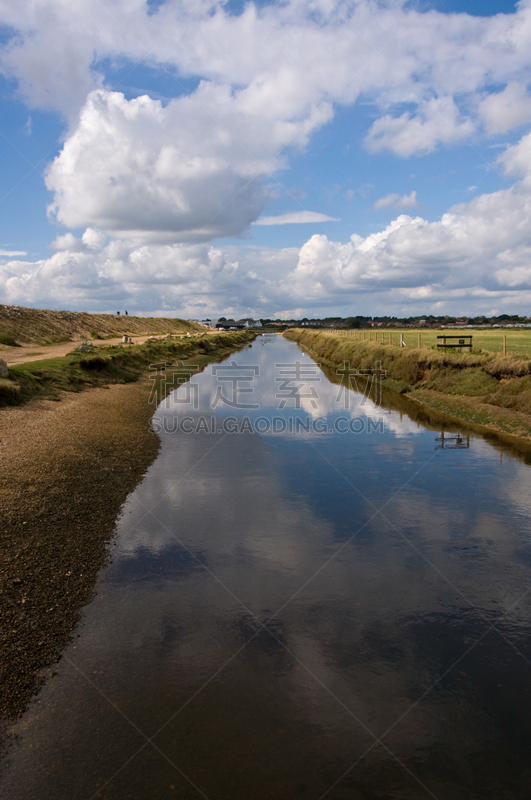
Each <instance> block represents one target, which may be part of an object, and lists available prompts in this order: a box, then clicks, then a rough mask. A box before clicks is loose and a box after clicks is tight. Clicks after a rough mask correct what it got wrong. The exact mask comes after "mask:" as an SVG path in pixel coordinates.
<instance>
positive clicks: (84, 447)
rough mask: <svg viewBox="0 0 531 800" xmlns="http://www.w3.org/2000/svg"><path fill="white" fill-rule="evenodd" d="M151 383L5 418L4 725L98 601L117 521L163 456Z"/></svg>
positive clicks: (1, 527)
mask: <svg viewBox="0 0 531 800" xmlns="http://www.w3.org/2000/svg"><path fill="white" fill-rule="evenodd" d="M150 388H151V383H150V381H149V379H148V378H143V379H141V380H139V381H138V382H136V383H130V384H125V385H113V386H110V387H109V388H96V389H91V390H90V391H86V392H81V393H80V394H66V393H65V394H62V397H61V402H52V401H43V400H33V401H31V402H29V403H27V404H26V405H23V406H19V407H8V408H1V409H0V463H1V472H0V507H1V509H2V515H1V518H0V540H1V541H0V545H1V554H2V555H1V559H0V587H1V595H0V614H1V623H2V624H1V633H0V647H1V652H2V659H1V665H0V696H1V716H2V717H3V718H4V720H5V719H9V718H13V717H16V716H19V715H20V714H21V713H22V711H23V710H24V708H25V706H26V705H27V703H28V701H29V699H30V698H31V696H32V695H33V693H34V692H35V689H36V688H37V687H38V685H39V684H40V683H41V682H42V681H43V680H44V678H45V677H46V674H47V670H46V668H48V672H49V671H50V669H49V668H50V666H51V665H52V664H53V663H54V662H55V661H57V659H58V657H59V654H60V652H61V650H62V648H63V647H64V645H65V644H66V642H67V640H68V638H69V636H70V635H71V632H72V629H73V627H74V625H75V623H76V622H77V620H78V619H79V616H80V613H81V608H82V607H83V606H84V605H85V604H86V603H87V602H88V601H89V600H90V598H91V596H92V594H93V590H94V584H95V581H96V576H97V573H98V570H99V569H100V568H101V567H102V566H103V564H104V563H105V559H106V556H107V549H106V545H107V542H108V541H109V539H110V537H111V536H112V533H113V528H114V521H115V519H116V516H117V514H118V512H119V510H120V507H121V505H122V503H123V502H124V500H125V499H126V497H127V495H128V494H129V492H131V491H132V490H133V489H134V487H135V486H136V485H137V484H138V482H139V480H140V479H141V478H142V476H143V475H144V473H145V471H146V469H147V467H148V466H149V464H150V463H151V462H152V461H153V459H154V458H155V456H156V455H157V452H158V449H159V439H158V437H157V436H156V435H155V434H154V433H153V432H151V431H150V430H149V420H150V418H151V416H152V414H153V411H154V406H153V405H150V404H148V396H149V389H150Z"/></svg>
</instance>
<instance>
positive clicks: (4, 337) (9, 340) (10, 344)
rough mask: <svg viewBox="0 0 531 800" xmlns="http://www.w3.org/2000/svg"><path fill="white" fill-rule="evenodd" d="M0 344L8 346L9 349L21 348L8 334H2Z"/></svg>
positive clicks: (0, 334)
mask: <svg viewBox="0 0 531 800" xmlns="http://www.w3.org/2000/svg"><path fill="white" fill-rule="evenodd" d="M0 344H6V345H7V346H8V347H20V345H19V343H18V342H15V340H14V339H13V337H12V336H9V335H8V334H6V333H0Z"/></svg>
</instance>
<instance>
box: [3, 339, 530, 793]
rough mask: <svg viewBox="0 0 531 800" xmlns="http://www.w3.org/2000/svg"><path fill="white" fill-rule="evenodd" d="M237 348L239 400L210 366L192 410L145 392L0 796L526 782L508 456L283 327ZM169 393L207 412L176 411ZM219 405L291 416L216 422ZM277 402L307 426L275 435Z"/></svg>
mask: <svg viewBox="0 0 531 800" xmlns="http://www.w3.org/2000/svg"><path fill="white" fill-rule="evenodd" d="M232 360H233V361H235V362H236V363H237V365H238V368H239V370H240V371H239V372H238V371H236V373H232V379H235V377H236V378H238V377H239V378H244V377H245V376H249V375H250V374H251V372H250V369H249V368H251V367H258V368H259V370H258V371H259V374H258V376H256V378H253V380H252V381H250V382H248V383H245V382H244V381H242V382H240V383H239V384H236V386H237V388H238V389H241V388H252V389H253V392H252V393H248V394H244V395H242V396H241V397H243V398H244V399H245V404H246V405H258V406H259V407H258V408H251V409H249V408H247V409H242V408H239V407H235V406H234V404H233V405H230V404H228V405H227V404H226V403H224V402H218V403H216V402H215V401H216V395H217V393H218V390H219V386H220V381H219V380H218V378H219V374H218V376H216V375H214V374H213V373H212V370H211V369H208V370H207V371H206V372H205V373H204V374H202V375H200V376H196V377H195V378H194V379H193V380H194V381H195V382H196V383H197V386H198V391H197V398H198V399H197V403H196V407H191V406H190V402H188V405H183V403H180V402H178V398H179V397H181V398H182V397H184V394H180V393H181V392H182V391H183V387H181V388H180V389H179V390H178V392H177V393H176V394H175V395H174V401H175V402H170V403H168V404H167V407H166V405H164V406H163V407H161V408H159V411H158V413H157V419H158V422H159V425H160V430H161V436H162V441H163V444H162V449H161V453H160V456H159V458H158V459H157V461H156V462H155V463H154V464H153V465H152V467H151V469H150V470H149V472H148V475H147V477H146V479H145V481H144V482H143V483H142V484H141V485H140V486H139V487H138V488H137V489H136V491H135V492H134V493H133V494H132V495H131V496H130V497H129V499H128V501H127V503H126V505H125V507H124V510H123V514H122V516H121V518H120V520H119V523H118V526H117V528H118V529H117V536H116V539H115V542H114V545H113V548H112V556H113V562H112V565H111V566H110V567H108V568H107V569H105V570H104V571H103V573H102V581H101V584H100V585H99V590H98V594H97V596H96V598H95V600H94V601H93V602H92V603H91V604H90V606H88V607H87V609H86V613H85V617H84V621H83V623H82V624H81V626H80V628H79V638H77V639H76V640H75V642H74V643H73V644H72V645H71V646H70V647H68V648H67V649H66V651H65V654H64V658H63V659H62V660H61V662H60V663H59V665H58V669H57V675H56V676H55V677H54V678H53V679H52V680H50V681H48V683H47V684H46V685H45V687H44V689H43V691H42V692H41V694H40V695H39V697H38V700H37V701H36V702H35V703H34V704H33V705H32V707H31V708H30V709H29V711H28V712H27V713H26V714H25V716H24V717H23V718H22V719H21V720H20V721H19V722H18V723H17V724H16V725H15V726H14V733H15V734H16V735H17V737H18V738H17V739H16V741H15V743H14V745H13V746H12V747H11V748H10V751H9V756H8V760H7V763H6V767H5V770H4V775H3V792H4V796H6V797H9V798H12V799H13V800H19V799H20V800H30V799H31V798H35V799H36V800H37V798H38V800H48V798H50V800H51V798H53V800H63V798H64V799H65V800H66V798H68V799H70V798H79V799H80V800H85V798H86V800H89V799H91V798H96V797H101V798H107V799H108V800H125V798H131V799H132V800H137V799H138V800H141V799H142V800H143V799H144V798H165V797H179V798H186V799H187V798H198V797H203V798H205V797H206V798H210V800H240V799H241V800H244V799H245V800H248V798H253V799H255V798H256V800H262V799H264V800H265V798H311V799H312V800H320V798H324V797H327V798H330V800H343V799H345V800H346V799H347V798H349V800H357V799H358V798H359V799H360V800H362V799H363V800H368V799H370V800H372V799H373V798H374V800H376V798H408V799H413V800H416V798H426V797H435V798H439V800H443V798H444V799H445V800H446V799H448V800H450V799H451V800H454V798H463V800H469V799H470V798H478V800H479V798H481V799H482V800H484V798H493V800H494V798H496V800H500V798H501V799H503V798H524V797H528V793H529V791H528V787H529V785H530V779H531V775H530V774H529V773H530V768H529V747H530V745H531V714H530V711H531V703H530V688H531V666H530V664H529V659H531V640H530V634H529V605H530V595H529V594H528V591H529V589H530V583H529V570H530V569H531V533H530V518H531V498H530V480H529V467H528V466H527V464H526V463H525V456H522V455H519V454H516V453H513V454H511V451H510V450H509V449H508V447H506V446H504V448H503V452H504V454H505V457H504V458H503V460H500V452H501V450H500V448H498V449H495V448H494V447H492V446H491V445H490V444H489V443H488V442H487V441H485V440H484V439H482V438H480V437H478V436H477V435H475V434H470V433H468V434H467V433H466V432H464V431H462V430H459V429H458V428H452V429H451V430H448V429H445V430H443V428H442V427H441V420H440V419H434V418H433V419H432V418H430V417H429V415H427V414H426V412H422V411H421V410H418V409H416V410H411V407H410V406H408V405H407V401H406V400H405V399H403V398H400V397H397V396H396V395H388V394H386V393H385V392H384V394H383V405H382V406H378V405H377V404H375V403H374V402H373V400H371V398H370V397H368V398H365V397H364V395H363V393H361V394H357V393H354V392H352V391H347V392H343V395H339V392H340V390H341V386H340V384H339V383H337V382H336V381H338V380H339V379H338V378H337V377H336V376H334V375H330V373H328V372H327V375H330V377H331V378H332V380H329V379H328V378H327V377H326V375H325V374H324V373H321V372H319V371H317V372H312V369H313V362H311V360H310V359H309V358H308V357H307V356H304V355H303V354H302V353H301V351H300V349H299V348H298V346H297V345H296V344H294V343H291V342H287V341H286V340H284V339H282V338H281V337H274V338H273V337H271V338H270V339H269V340H266V338H265V337H261V338H259V339H258V340H257V341H256V342H255V344H254V345H253V347H252V348H248V349H245V350H244V351H242V352H240V353H238V354H236V355H235V356H234V357H233V359H232ZM230 361H231V359H229V361H228V362H225V366H230ZM297 361H299V362H300V363H301V364H304V366H305V367H307V371H306V373H305V375H306V377H308V376H310V375H314V376H315V375H317V376H318V377H319V380H318V381H311V382H309V383H306V384H305V385H302V386H300V387H299V390H298V392H299V393H298V394H297V393H295V394H291V395H290V394H289V391H291V388H292V387H290V386H288V387H286V386H284V388H282V382H281V380H276V379H277V378H279V377H280V378H281V379H283V378H285V376H282V375H279V371H278V367H276V366H275V365H278V364H295V363H296V362H297ZM222 374H224V375H225V377H230V372H229V371H226V372H225V373H222ZM300 374H301V373H300V371H299V375H300ZM221 385H222V389H223V395H224V397H225V398H226V399H228V400H229V401H230V400H231V397H232V395H231V394H230V392H231V386H232V387H234V385H235V384H234V380H233V381H232V383H231V381H230V380H226V381H225V382H224V383H222V384H221ZM312 387H313V388H314V389H315V391H310V390H309V389H310V388H312ZM192 394H193V393H189V398H190V397H192ZM283 399H285V400H286V401H288V400H289V402H286V403H285V404H284V407H281V408H279V405H281V402H282V400H283ZM213 406H214V408H213ZM408 411H409V412H410V415H409V416H408V415H407V412H408ZM183 413H186V415H187V416H188V417H190V418H191V420H192V422H191V423H189V427H190V426H191V427H192V428H193V427H194V424H195V421H196V420H197V419H198V418H200V417H201V416H205V417H206V416H208V418H209V419H211V418H212V417H214V418H215V427H214V430H215V432H214V433H212V432H206V431H203V432H199V433H191V434H187V433H184V432H182V431H180V430H179V427H178V426H175V425H173V422H175V420H176V419H178V418H179V417H182V415H183ZM228 417H231V418H235V419H236V420H242V419H244V418H248V419H249V420H251V423H252V425H254V424H255V423H256V420H257V419H259V418H265V419H269V420H272V419H274V418H277V417H278V418H283V419H284V420H286V426H285V427H283V426H282V425H279V426H277V430H278V432H277V433H275V432H274V430H273V429H272V428H271V429H269V430H266V426H265V425H264V426H263V429H264V432H263V433H257V432H256V430H254V429H253V430H254V432H251V431H250V430H247V431H246V432H244V433H241V434H237V433H229V432H224V429H223V424H222V422H223V419H226V418H228ZM294 417H299V418H301V419H306V418H310V419H312V420H321V422H322V421H323V420H324V422H322V424H321V426H320V427H319V426H318V429H317V430H315V429H313V428H312V429H310V430H309V431H308V432H306V433H305V432H301V433H299V434H295V433H290V432H289V431H290V428H289V425H288V424H287V422H288V421H289V419H292V418H294ZM412 417H413V418H412ZM415 417H416V418H415ZM339 418H342V419H347V420H354V419H357V420H360V419H364V420H366V421H367V420H369V419H371V420H373V422H374V425H373V426H372V427H370V426H369V425H368V424H365V425H363V426H360V425H357V427H356V426H355V430H357V431H358V432H353V431H352V430H348V425H347V430H346V432H337V431H336V430H335V428H334V423H335V421H336V420H337V419H339ZM164 420H165V423H164V424H162V421H164ZM380 420H383V423H382V424H381V425H380V423H379V421H380ZM169 423H172V424H169ZM218 425H221V427H220V430H221V432H220V433H217V432H216V431H217V430H218ZM252 425H251V428H252ZM171 431H173V432H171ZM329 431H330V432H329ZM441 431H443V433H442V434H441ZM441 438H442V439H443V440H444V447H442V446H441V444H442V442H441ZM456 443H457V444H456ZM463 443H464V444H466V447H465V446H463Z"/></svg>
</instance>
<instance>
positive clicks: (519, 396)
mask: <svg viewBox="0 0 531 800" xmlns="http://www.w3.org/2000/svg"><path fill="white" fill-rule="evenodd" d="M284 335H285V336H286V337H287V338H288V339H292V340H294V341H297V342H298V343H299V344H300V345H301V346H302V347H303V348H304V349H305V350H307V352H308V353H309V354H310V355H311V356H312V357H313V358H314V359H315V360H316V361H320V362H322V363H325V364H329V365H332V366H339V365H343V363H344V362H345V361H348V362H350V365H351V367H353V368H358V369H371V368H374V366H375V364H376V363H377V362H380V363H381V366H382V368H383V369H385V371H386V376H385V378H384V379H383V384H384V386H387V387H389V388H391V389H393V390H395V391H396V392H398V393H401V394H407V397H408V398H409V399H410V400H412V401H414V402H416V403H422V404H423V405H425V406H427V407H428V408H432V409H433V410H435V411H437V412H439V413H440V414H444V415H446V416H449V417H451V418H453V419H455V420H459V421H461V422H466V423H467V424H470V425H472V426H473V427H475V428H477V429H481V430H491V431H495V432H496V433H499V434H502V435H504V436H511V437H518V438H521V439H525V440H527V441H531V360H530V359H529V358H528V357H525V356H522V355H515V354H507V355H506V356H503V355H502V354H493V353H491V352H485V351H481V350H479V351H473V352H472V353H463V354H459V353H443V352H441V351H438V350H436V349H432V348H429V347H421V348H420V349H413V348H410V347H405V348H400V347H398V346H397V344H394V345H393V344H391V345H389V344H387V343H382V342H381V341H374V340H373V341H368V340H367V339H366V340H361V341H360V340H359V339H354V338H353V337H348V336H342V335H340V334H336V333H328V332H319V331H311V330H301V329H296V330H290V331H287V332H286V333H285V334H284ZM373 336H374V334H373ZM395 338H396V339H398V336H397V335H396V334H395Z"/></svg>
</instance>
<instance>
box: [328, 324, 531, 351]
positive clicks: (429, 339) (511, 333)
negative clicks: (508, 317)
mask: <svg viewBox="0 0 531 800" xmlns="http://www.w3.org/2000/svg"><path fill="white" fill-rule="evenodd" d="M333 333H334V334H335V335H337V334H340V335H342V336H347V337H348V338H353V339H357V340H360V339H365V340H366V341H368V339H369V336H370V337H371V339H372V341H375V340H376V341H379V342H381V341H382V336H383V342H384V344H388V343H389V334H391V341H392V344H393V345H398V343H399V342H400V335H401V334H403V335H404V341H405V343H406V345H407V347H412V348H416V347H417V346H418V337H419V334H420V339H421V346H422V347H433V346H435V345H437V343H438V342H439V343H442V340H441V339H437V336H443V335H446V336H456V335H457V334H460V335H461V336H470V335H471V336H472V348H473V352H478V351H479V350H484V351H486V352H489V353H503V337H504V336H505V337H506V341H507V353H513V354H514V355H519V356H529V357H530V358H531V328H490V329H479V330H475V329H473V328H466V329H457V330H456V329H455V328H454V329H452V328H444V329H441V328H415V329H413V328H405V329H403V328H394V329H392V328H383V329H381V328H373V329H372V330H349V331H337V330H336V331H333ZM455 341H458V340H455ZM465 341H468V339H465ZM447 343H448V344H450V343H451V339H448V340H447ZM463 352H468V348H467V350H466V351H463Z"/></svg>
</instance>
